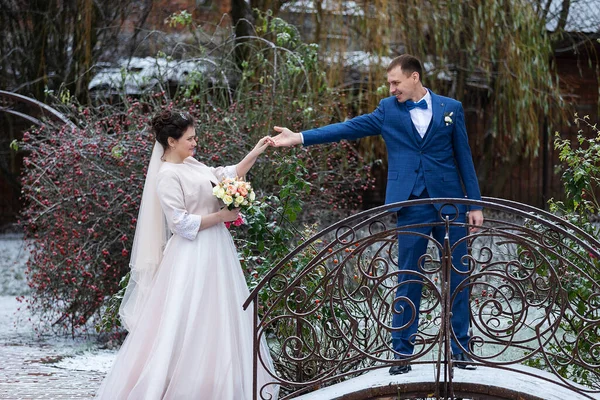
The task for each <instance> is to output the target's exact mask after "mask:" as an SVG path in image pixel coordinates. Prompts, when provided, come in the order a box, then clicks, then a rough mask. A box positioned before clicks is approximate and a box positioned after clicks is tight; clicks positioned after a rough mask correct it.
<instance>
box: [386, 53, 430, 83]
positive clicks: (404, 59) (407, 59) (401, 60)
mask: <svg viewBox="0 0 600 400" xmlns="http://www.w3.org/2000/svg"><path fill="white" fill-rule="evenodd" d="M396 67H400V69H402V72H404V73H405V74H406V75H410V74H412V73H413V72H418V73H419V79H420V80H421V81H423V65H422V64H421V60H419V59H418V58H417V57H415V56H411V55H410V54H402V55H401V56H398V57H396V58H394V59H393V60H392V62H390V65H388V67H387V69H386V72H390V71H391V70H393V69H394V68H396Z"/></svg>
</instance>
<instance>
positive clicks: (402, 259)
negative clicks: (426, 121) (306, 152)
mask: <svg viewBox="0 0 600 400" xmlns="http://www.w3.org/2000/svg"><path fill="white" fill-rule="evenodd" d="M430 94H431V102H432V111H433V116H432V120H431V123H430V125H429V128H428V130H427V133H426V134H425V136H424V138H421V136H420V135H419V134H418V132H417V130H416V128H415V126H414V124H413V123H412V120H411V116H410V113H409V111H408V109H407V107H406V105H405V104H404V103H399V102H398V100H397V99H396V98H395V97H394V96H391V97H388V98H385V99H383V100H381V102H380V103H379V106H378V107H377V109H376V110H375V111H373V112H372V113H370V114H366V115H362V116H359V117H356V118H353V119H351V120H349V121H346V122H342V123H337V124H332V125H328V126H324V127H321V128H317V129H311V130H308V131H304V132H302V134H303V136H304V145H305V146H309V145H314V144H320V143H328V142H337V141H340V140H342V139H347V140H355V139H360V138H363V137H366V136H374V135H381V136H382V137H383V139H384V141H385V144H386V146H387V153H388V179H387V189H386V198H385V201H386V204H389V203H394V202H399V201H404V200H408V199H409V198H410V199H413V198H422V197H430V198H439V197H450V198H464V197H467V198H469V199H474V200H480V199H481V194H480V191H479V183H478V181H477V175H476V173H475V168H474V166H473V159H472V156H471V149H470V147H469V141H468V138H467V132H466V127H465V120H464V111H463V108H462V105H461V103H460V102H458V101H456V100H454V99H450V98H448V97H443V96H438V95H436V94H434V93H433V92H431V91H430ZM446 117H448V118H449V119H450V121H446ZM440 206H441V204H436V205H435V207H434V206H431V205H424V206H417V207H404V208H403V209H401V210H400V211H398V226H399V227H402V226H405V225H409V224H414V223H434V222H440V217H439V213H438V210H439V208H440ZM457 208H458V212H459V216H458V220H457V221H458V222H464V221H465V212H466V211H469V210H476V209H481V207H475V206H471V207H470V209H467V207H466V206H464V205H458V206H457ZM445 210H446V208H444V210H443V211H445ZM413 231H414V230H413ZM418 231H419V232H420V233H422V234H425V235H433V237H434V238H435V239H436V240H438V241H440V242H441V243H443V234H444V232H443V229H440V228H432V227H429V228H422V229H419V230H418ZM465 234H466V229H465V228H460V227H456V226H455V227H452V228H451V231H450V242H451V245H454V244H455V243H456V242H457V241H458V240H460V239H462V238H463V237H464V236H465ZM426 247H427V239H425V238H423V237H419V236H415V235H409V236H407V235H399V240H398V256H399V260H398V265H399V269H400V271H407V273H405V274H402V273H401V274H399V277H398V281H399V287H398V290H397V296H402V297H406V298H408V299H410V301H411V302H412V303H413V304H414V305H415V307H416V310H417V315H415V316H413V315H412V312H410V310H411V307H404V306H403V305H402V302H398V303H397V308H396V312H395V313H394V315H393V321H392V325H393V326H394V327H398V328H401V330H398V331H394V332H392V342H393V346H394V350H395V351H396V352H397V353H399V354H396V358H403V357H408V356H409V355H410V354H412V352H413V341H412V339H413V335H414V334H415V333H416V332H417V328H418V319H419V318H418V309H419V304H420V299H421V289H422V285H421V284H419V283H405V284H403V282H404V281H407V280H415V279H416V280H418V281H420V278H419V277H418V275H415V274H414V272H413V273H411V272H410V271H416V272H418V271H420V269H419V266H418V265H417V264H418V259H419V257H421V256H422V255H423V254H424V253H425V251H426ZM466 252H467V248H466V244H465V243H464V242H463V243H461V244H460V245H459V246H457V247H456V248H455V249H454V250H453V256H452V260H453V264H454V266H455V267H456V268H457V269H458V270H459V271H466V270H467V266H464V265H462V264H461V263H460V260H461V257H462V256H463V255H465V254H466ZM466 277H467V276H466V274H460V273H457V272H453V273H452V277H451V290H452V292H453V291H454V288H455V287H456V286H457V285H458V284H460V282H461V281H462V280H464V279H466ZM468 307H469V294H468V292H467V291H466V290H464V291H462V292H461V293H459V294H458V295H457V296H456V298H455V301H454V303H453V317H452V326H453V328H454V332H455V333H456V336H457V338H458V341H459V343H460V345H461V347H462V348H461V347H458V346H457V344H456V343H455V342H454V341H453V342H452V351H453V353H454V354H458V353H461V352H462V351H463V350H462V349H467V348H468V347H467V346H468V340H469V337H468V328H469V309H468ZM413 317H414V318H413ZM411 321H412V322H411Z"/></svg>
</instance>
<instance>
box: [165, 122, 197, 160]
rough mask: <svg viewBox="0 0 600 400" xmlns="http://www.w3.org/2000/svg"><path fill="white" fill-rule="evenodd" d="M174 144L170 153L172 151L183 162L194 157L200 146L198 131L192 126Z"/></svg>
mask: <svg viewBox="0 0 600 400" xmlns="http://www.w3.org/2000/svg"><path fill="white" fill-rule="evenodd" d="M170 141H171V140H170ZM173 142H174V144H173V146H172V147H171V148H170V151H172V152H173V153H174V154H175V155H177V156H178V157H180V158H181V159H182V160H183V159H186V158H187V157H190V156H193V155H194V152H195V151H196V147H197V146H198V142H197V136H196V129H195V128H194V127H193V126H190V127H189V128H188V129H187V130H186V131H185V133H184V134H183V136H181V137H180V138H179V139H178V140H173Z"/></svg>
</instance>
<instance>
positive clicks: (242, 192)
mask: <svg viewBox="0 0 600 400" xmlns="http://www.w3.org/2000/svg"><path fill="white" fill-rule="evenodd" d="M237 191H238V193H239V194H241V195H242V196H244V197H246V195H247V194H248V189H246V188H245V187H244V186H240V187H239V188H238V190H237Z"/></svg>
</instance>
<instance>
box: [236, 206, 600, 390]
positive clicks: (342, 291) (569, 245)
mask: <svg viewBox="0 0 600 400" xmlns="http://www.w3.org/2000/svg"><path fill="white" fill-rule="evenodd" d="M435 202H437V203H441V204H442V208H445V207H455V206H454V205H453V204H467V205H468V204H477V205H479V206H483V207H485V208H486V209H488V210H495V213H494V215H496V214H497V215H504V216H506V218H504V217H503V218H498V219H487V220H486V222H485V224H484V225H483V226H482V227H481V229H480V230H478V231H477V232H470V233H468V234H466V235H465V237H464V238H462V239H460V240H459V241H458V242H457V243H455V244H454V245H453V246H450V244H449V242H448V241H447V240H445V241H444V242H441V243H440V242H436V241H435V240H433V239H432V238H429V240H430V249H429V250H430V251H428V252H427V253H426V254H424V255H423V256H421V257H420V259H419V262H418V268H417V269H415V270H413V271H408V272H406V271H405V273H408V274H410V275H411V276H412V277H414V279H415V281H419V282H421V281H422V283H423V291H422V297H421V304H420V307H419V311H420V313H419V315H420V317H419V329H418V332H417V333H416V334H415V335H414V336H413V341H414V344H415V348H414V352H413V354H412V356H411V357H410V358H408V359H407V360H408V361H410V362H412V363H416V364H419V363H428V364H434V365H436V367H437V368H438V370H439V369H443V370H444V371H446V374H444V375H443V376H442V375H440V374H438V377H439V379H441V380H445V383H446V384H447V385H446V386H445V387H446V388H447V389H448V390H450V392H451V391H452V370H451V369H452V360H451V359H450V354H448V353H449V343H450V341H451V340H452V338H454V339H456V335H455V332H453V330H452V328H451V325H450V324H449V322H448V321H449V315H450V313H451V312H452V304H453V300H454V297H455V296H456V294H457V293H458V292H459V291H461V290H468V291H469V292H470V323H471V335H470V341H469V344H468V348H465V349H463V350H464V351H465V352H468V353H469V355H470V356H471V357H472V359H473V360H474V362H475V363H476V364H479V365H482V366H487V367H494V368H501V369H511V368H512V367H513V366H514V365H515V364H520V363H525V364H529V365H531V366H535V367H538V368H543V369H545V370H546V371H551V372H552V373H554V376H555V377H556V378H555V380H556V381H558V382H560V384H561V385H562V386H564V387H567V388H569V389H572V390H573V391H574V392H577V393H581V394H590V395H591V394H598V393H600V372H599V371H600V343H599V340H600V282H598V279H599V277H600V270H599V265H600V264H599V263H598V259H599V257H600V253H599V249H600V243H599V242H598V241H597V240H596V239H595V238H593V237H591V236H589V235H587V234H586V233H585V232H583V231H582V230H580V229H579V228H577V227H576V226H573V225H571V224H569V223H568V222H566V221H564V220H562V219H560V218H559V217H557V216H554V215H552V214H549V213H547V212H545V211H543V210H538V209H535V208H533V207H529V206H526V205H523V204H519V203H514V202H509V201H506V200H500V199H484V200H483V201H479V202H475V201H469V200H466V199H464V200H463V199H435V200H434V199H425V200H411V201H406V202H402V203H397V204H391V205H386V206H382V207H379V208H376V209H373V210H369V211H365V212H362V213H359V214H357V215H354V216H352V217H350V218H347V219H345V220H343V221H340V222H338V223H336V224H334V225H332V226H330V227H328V228H327V229H324V230H323V231H321V232H320V233H318V234H316V235H315V236H313V237H312V238H311V239H310V240H308V241H306V242H305V243H303V244H302V245H300V246H299V247H298V248H296V249H294V250H293V251H292V252H290V254H289V255H288V256H287V257H286V258H285V259H283V260H281V262H280V263H279V264H278V265H277V267H276V268H274V269H273V270H272V271H271V272H270V273H269V274H268V275H267V276H266V277H265V278H264V279H263V281H261V283H260V284H259V285H258V286H257V287H256V288H255V290H254V291H253V292H252V293H251V295H250V297H249V298H248V300H247V301H246V304H245V306H246V307H247V306H248V305H249V304H250V303H254V305H255V307H254V310H258V308H259V307H257V306H258V305H259V304H261V303H260V298H261V297H260V294H261V293H263V291H265V290H268V291H270V292H271V296H270V299H271V300H270V303H268V304H261V305H262V306H263V307H262V310H263V311H262V314H261V315H260V316H259V315H257V318H256V320H257V321H260V323H257V326H256V327H255V340H257V341H259V340H260V338H261V337H262V336H263V335H264V336H266V337H267V341H268V343H269V346H270V350H271V353H272V355H273V358H274V361H275V364H276V369H277V374H276V376H273V383H276V384H279V385H281V394H282V396H283V397H285V398H288V397H289V398H291V397H295V396H297V395H300V394H302V393H306V392H309V391H312V390H314V389H316V388H319V387H323V386H326V385H330V384H334V383H337V382H341V381H344V380H346V379H349V378H352V377H355V376H358V375H360V374H363V373H365V372H367V371H370V370H373V369H377V368H388V367H390V366H391V365H394V363H396V361H394V350H393V348H392V345H391V339H390V338H391V333H392V332H393V331H398V330H403V329H406V326H399V327H393V326H392V323H391V319H392V314H393V313H394V312H398V311H397V310H396V308H397V307H395V305H396V304H397V303H398V302H402V303H403V304H404V307H408V309H407V311H408V312H412V315H413V316H414V315H415V313H414V312H413V311H414V308H415V306H414V304H412V303H411V302H410V301H409V300H408V299H398V298H396V293H397V289H398V286H399V283H398V280H397V276H398V241H399V240H403V236H404V235H422V234H420V233H416V232H415V229H417V228H420V227H422V225H418V226H417V225H415V226H401V227H397V226H396V224H395V221H394V217H395V213H396V210H397V209H398V208H399V207H411V206H415V205H420V204H424V203H435ZM436 224H439V226H444V227H445V229H446V231H448V229H449V228H450V227H451V226H461V227H464V228H465V230H466V228H467V226H466V224H464V223H460V222H457V220H451V219H446V220H443V219H442V218H440V221H439V222H436ZM462 241H466V242H467V244H468V247H469V249H470V251H469V253H468V254H467V255H466V256H464V257H463V258H462V259H461V260H459V261H458V262H460V263H462V267H463V268H458V266H457V265H452V263H451V262H444V260H451V258H450V257H451V255H452V253H453V251H454V249H455V248H456V246H458V245H460V244H461V242H462ZM456 262H457V261H456V260H455V263H456ZM298 263H300V265H298ZM450 268H453V269H454V270H455V272H457V273H462V274H464V275H465V276H467V275H468V279H465V280H464V281H462V283H460V285H459V287H458V288H457V289H456V290H455V291H454V292H453V293H450V291H449V290H447V286H444V284H445V283H447V280H448V277H449V269H450ZM464 270H466V271H467V272H460V271H464ZM411 280H412V278H411ZM411 280H409V281H408V282H411ZM401 284H407V283H406V281H405V282H404V283H401ZM444 287H446V289H444ZM582 288H583V290H581V289H582ZM576 289H577V290H576ZM410 307H412V308H413V310H409V309H410ZM407 325H408V324H407ZM257 343H258V342H257ZM256 357H260V355H259V354H257V355H256ZM258 361H259V362H261V360H258ZM515 370H516V369H515ZM574 370H577V371H579V372H578V373H580V374H582V375H581V376H585V378H586V381H587V382H588V385H589V386H587V387H586V386H582V385H578V384H576V383H574V382H573V380H569V379H566V378H565V377H564V376H565V373H568V372H569V371H570V372H573V371H574ZM571 378H573V374H571ZM438 383H439V382H438ZM439 388H440V386H439V385H437V386H436V387H435V388H433V389H432V390H434V391H435V392H436V393H437V395H438V396H442V397H443V396H445V395H447V394H443V393H439V391H440V389H439Z"/></svg>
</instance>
